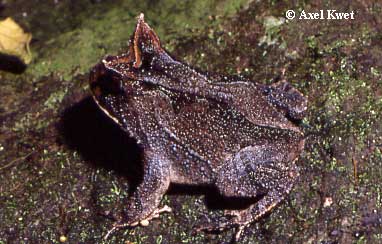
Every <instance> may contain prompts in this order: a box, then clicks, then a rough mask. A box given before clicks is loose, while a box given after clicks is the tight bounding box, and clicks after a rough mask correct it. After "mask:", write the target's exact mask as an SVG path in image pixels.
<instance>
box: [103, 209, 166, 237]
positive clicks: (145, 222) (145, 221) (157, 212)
mask: <svg viewBox="0 0 382 244" xmlns="http://www.w3.org/2000/svg"><path fill="white" fill-rule="evenodd" d="M171 211H172V209H171V208H170V207H169V206H167V205H164V206H163V207H162V208H157V209H155V210H154V212H152V213H151V214H150V215H149V216H147V217H146V218H144V219H141V220H138V221H134V222H132V221H127V222H125V223H121V222H120V221H118V222H116V223H114V224H113V227H112V228H111V229H110V230H109V231H108V232H107V234H106V235H105V237H104V239H105V240H106V239H107V238H108V237H109V236H110V234H112V233H113V232H114V231H116V230H118V229H121V228H128V227H135V226H138V225H140V226H148V225H149V224H150V221H151V220H152V219H155V218H159V215H160V214H161V213H164V212H168V213H169V212H171Z"/></svg>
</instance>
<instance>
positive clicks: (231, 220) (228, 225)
mask: <svg viewBox="0 0 382 244" xmlns="http://www.w3.org/2000/svg"><path fill="white" fill-rule="evenodd" d="M250 224H251V222H246V221H244V220H243V219H241V211H239V210H226V211H224V216H223V217H221V218H220V219H219V220H217V221H215V222H213V223H208V224H204V225H201V226H199V227H197V228H196V230H197V231H204V232H222V231H226V230H229V229H233V228H235V234H234V236H233V242H234V243H235V242H238V241H239V240H240V238H241V235H242V233H243V231H244V230H245V228H246V227H248V226H249V225H250Z"/></svg>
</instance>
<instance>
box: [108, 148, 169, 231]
mask: <svg viewBox="0 0 382 244" xmlns="http://www.w3.org/2000/svg"><path fill="white" fill-rule="evenodd" d="M143 164H144V175H143V182H142V183H141V184H140V185H139V186H138V187H137V189H136V190H135V191H134V193H133V195H132V196H131V197H130V198H129V200H128V202H127V208H126V210H125V211H124V212H125V215H124V218H125V219H123V220H122V221H119V222H118V223H115V224H114V226H113V228H112V229H111V230H110V231H109V232H108V233H107V235H106V236H105V238H107V237H108V236H109V235H110V233H111V232H112V231H114V230H115V229H118V228H122V227H132V226H136V225H138V224H141V225H143V226H145V225H147V224H148V221H149V220H151V219H152V218H155V217H157V216H158V215H159V214H160V213H161V212H169V211H171V209H170V208H169V207H167V206H165V207H164V208H162V209H158V205H159V203H160V201H161V199H162V197H163V195H164V194H165V192H166V191H167V189H168V187H169V185H170V163H169V160H168V159H167V158H166V157H165V156H163V151H162V150H159V149H152V148H149V149H147V150H144V159H143Z"/></svg>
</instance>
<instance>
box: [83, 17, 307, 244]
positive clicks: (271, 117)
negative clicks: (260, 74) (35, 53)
mask: <svg viewBox="0 0 382 244" xmlns="http://www.w3.org/2000/svg"><path fill="white" fill-rule="evenodd" d="M211 77H212V76H209V75H208V74H206V73H200V72H197V71H195V70H194V69H192V68H190V67H189V66H187V65H185V64H183V63H181V62H179V61H176V60H175V59H173V58H172V57H171V56H170V55H169V54H168V53H167V52H166V51H165V50H164V49H163V48H162V47H161V45H160V41H159V38H158V36H157V35H156V34H155V32H154V31H153V30H152V29H151V28H150V27H149V26H148V25H147V24H146V23H145V22H144V19H143V14H141V15H140V16H139V18H138V23H137V26H136V29H135V32H134V34H133V36H132V39H131V42H130V48H129V50H128V52H127V53H126V54H123V55H120V56H108V57H106V58H104V59H103V60H102V61H101V62H100V63H99V64H97V65H96V66H95V67H94V68H93V69H92V72H91V74H90V88H91V91H92V95H93V98H94V101H95V102H96V104H97V105H98V107H99V108H100V110H101V111H103V112H104V113H105V114H106V115H107V116H108V117H109V118H111V119H112V120H113V121H114V122H115V123H116V124H117V125H119V127H120V128H121V129H122V130H123V131H125V132H126V134H128V135H129V136H130V137H131V138H132V139H134V140H135V141H136V143H137V145H138V147H139V150H140V151H141V155H142V158H141V159H142V167H143V168H142V169H143V171H142V181H141V182H140V183H139V184H138V186H137V189H136V190H135V191H134V192H133V193H132V195H131V197H130V198H129V200H128V201H127V203H126V209H125V216H124V218H123V219H121V220H120V221H118V223H116V224H115V226H114V228H113V229H112V230H114V229H116V228H119V227H125V226H136V225H138V224H142V225H146V224H148V223H149V220H151V219H152V218H154V217H156V216H158V214H159V213H161V212H163V211H165V210H168V207H164V208H162V209H160V208H158V206H159V204H160V201H161V199H162V197H163V195H164V194H165V193H166V192H167V191H168V189H169V186H170V183H176V184H185V185H196V186H208V187H214V188H215V189H216V190H217V192H218V193H219V194H220V195H221V196H224V197H226V198H229V199H235V198H248V199H251V198H252V199H258V201H256V202H254V203H252V204H249V205H248V206H246V208H244V209H236V210H227V211H226V212H225V213H226V216H227V218H222V219H224V221H216V222H214V223H211V225H210V226H203V227H202V229H203V230H207V231H214V230H222V229H227V228H236V229H237V232H236V233H237V234H236V235H235V238H236V239H239V238H240V234H241V232H242V230H243V229H244V228H245V227H247V226H248V225H250V224H251V223H253V222H254V221H256V220H258V219H259V218H260V217H262V216H264V215H265V214H267V213H269V211H271V210H272V209H273V208H274V207H275V206H276V205H277V204H278V203H280V202H281V201H282V200H283V199H284V198H285V197H286V196H287V194H288V193H289V191H290V190H291V188H292V186H293V184H294V182H295V180H296V178H297V176H298V169H297V167H296V165H295V161H296V160H297V158H298V156H299V155H300V153H301V152H302V150H303V147H304V136H303V133H302V132H301V130H300V129H299V128H298V126H297V125H296V124H295V123H293V122H292V121H298V120H301V119H302V118H303V117H304V115H305V111H306V108H307V99H306V98H305V97H304V96H303V95H302V94H301V93H300V92H299V91H297V90H296V89H294V88H293V87H292V86H291V85H290V84H289V83H287V82H285V81H284V82H279V83H276V84H274V85H271V86H266V85H262V84H257V83H255V82H248V81H243V80H240V79H230V80H228V79H226V78H225V77H224V76H221V77H220V76H213V78H211Z"/></svg>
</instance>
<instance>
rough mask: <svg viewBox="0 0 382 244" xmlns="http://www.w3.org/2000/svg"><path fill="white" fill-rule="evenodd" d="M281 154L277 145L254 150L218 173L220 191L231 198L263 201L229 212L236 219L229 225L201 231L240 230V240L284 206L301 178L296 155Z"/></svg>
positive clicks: (220, 225)
mask: <svg viewBox="0 0 382 244" xmlns="http://www.w3.org/2000/svg"><path fill="white" fill-rule="evenodd" d="M284 149H285V148H284ZM281 152H284V150H281V149H280V148H279V147H277V146H276V145H273V146H271V145H263V146H251V147H247V148H244V149H242V150H241V151H240V152H238V153H237V154H236V155H235V156H234V157H233V158H231V159H229V161H227V162H226V164H225V166H222V167H221V169H220V171H219V172H218V177H217V180H216V187H217V188H218V190H219V192H220V193H221V194H222V195H224V196H228V197H256V196H259V195H262V196H263V197H262V198H261V199H260V200H259V201H257V202H256V203H254V204H252V205H251V206H250V207H249V208H247V209H244V210H233V211H228V215H230V216H231V217H232V218H230V219H229V221H227V222H225V223H217V224H216V225H215V224H214V225H210V226H208V227H207V228H201V229H204V230H207V231H212V230H222V229H227V228H231V227H237V228H238V231H237V235H236V239H237V238H239V237H240V234H241V232H242V230H243V229H244V228H245V227H246V226H248V225H249V224H250V223H252V222H254V221H256V220H258V219H259V218H261V217H262V216H264V215H265V214H267V213H268V212H269V211H270V210H272V209H273V208H274V207H275V206H276V205H277V204H278V203H280V202H281V201H282V200H283V199H284V198H285V196H286V195H287V194H288V193H289V191H290V190H291V189H292V186H293V184H294V182H295V180H296V178H297V176H298V170H297V167H296V165H295V164H294V162H293V160H295V159H296V157H295V155H293V154H286V155H285V154H282V153H281ZM288 162H289V163H288Z"/></svg>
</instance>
